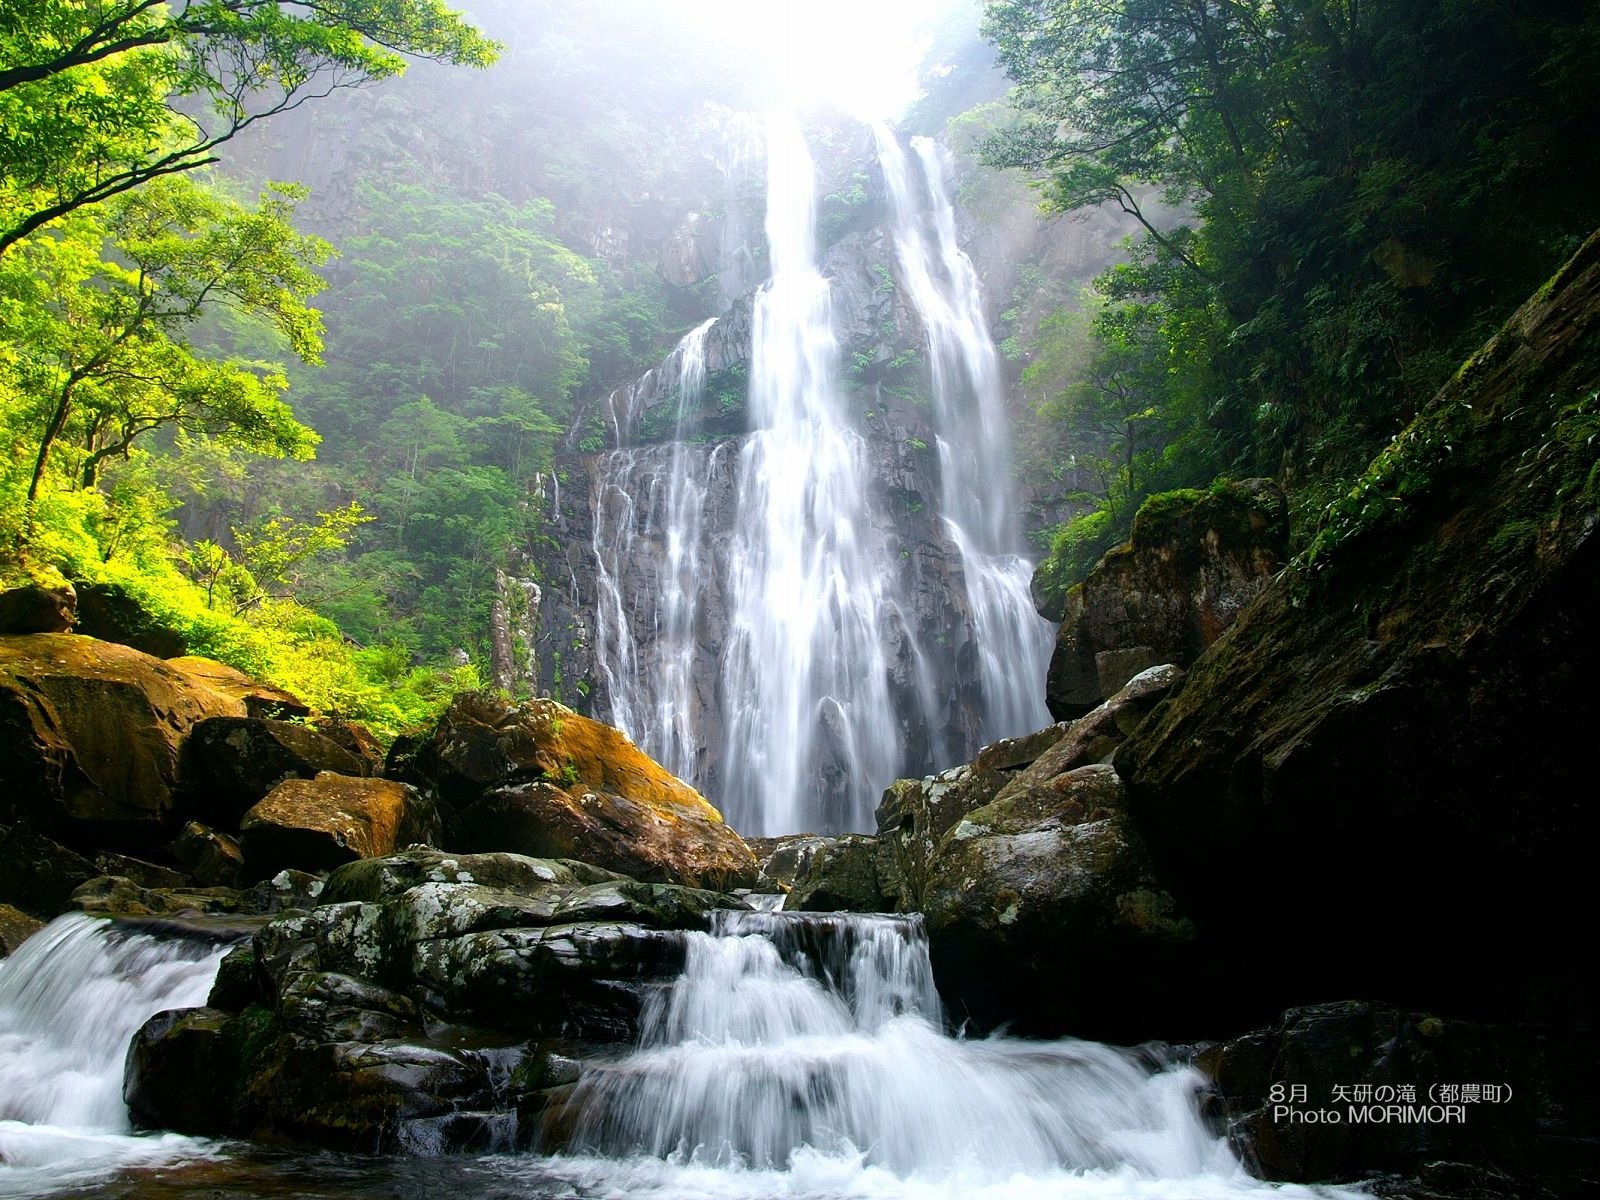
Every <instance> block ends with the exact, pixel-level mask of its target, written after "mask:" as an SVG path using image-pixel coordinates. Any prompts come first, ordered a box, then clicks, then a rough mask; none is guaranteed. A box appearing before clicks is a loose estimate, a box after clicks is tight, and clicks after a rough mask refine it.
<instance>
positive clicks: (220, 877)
mask: <svg viewBox="0 0 1600 1200" xmlns="http://www.w3.org/2000/svg"><path fill="white" fill-rule="evenodd" d="M172 856H173V857H174V858H176V859H177V860H178V861H179V862H180V863H182V864H183V869H184V870H186V871H188V872H189V874H190V875H192V876H194V878H195V881H196V882H197V883H199V884H200V885H201V886H202V887H238V886H239V885H240V884H241V883H242V882H243V881H244V851H243V850H241V849H240V848H239V843H238V842H237V841H235V840H234V839H233V838H231V837H229V836H228V835H227V834H225V833H218V832H217V831H216V830H215V829H212V828H210V827H209V826H206V825H202V824H200V823H199V822H198V821H190V822H189V823H188V824H186V825H185V826H184V827H183V828H182V829H181V830H179V831H178V836H177V837H176V838H175V839H174V840H173V843H172Z"/></svg>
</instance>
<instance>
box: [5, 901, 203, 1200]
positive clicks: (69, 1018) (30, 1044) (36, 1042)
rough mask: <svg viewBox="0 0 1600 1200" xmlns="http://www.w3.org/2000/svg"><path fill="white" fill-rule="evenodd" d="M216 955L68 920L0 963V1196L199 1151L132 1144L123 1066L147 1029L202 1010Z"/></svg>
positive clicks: (150, 1140) (189, 944)
mask: <svg viewBox="0 0 1600 1200" xmlns="http://www.w3.org/2000/svg"><path fill="white" fill-rule="evenodd" d="M224 949H225V948H224V947H218V946H215V945H212V944H211V943H208V942H199V941H195V940H192V939H188V938H167V939H158V938H155V937H152V936H149V935H146V934H142V933H133V932H130V931H128V930H126V929H119V928H117V927H115V926H113V925H111V924H110V923H108V922H106V921H103V920H98V919H95V918H91V917H85V916H79V915H69V916H64V917H58V918H57V919H56V920H55V921H54V922H52V923H51V924H50V925H49V926H48V927H46V928H45V929H43V930H41V931H40V932H38V933H37V934H35V935H34V936H33V937H31V938H29V939H28V941H27V942H26V943H24V944H23V946H22V948H21V949H20V950H18V951H17V953H16V954H15V955H13V956H12V957H11V958H9V959H7V960H5V961H4V962H0V1196H3V1195H12V1196H15V1195H26V1194H30V1193H32V1192H33V1191H35V1190H42V1189H45V1188H60V1187H63V1186H65V1185H66V1184H69V1183H72V1182H74V1181H81V1180H84V1179H88V1178H92V1177H93V1176H95V1175H96V1174H99V1173H102V1172H105V1171H108V1170H111V1169H113V1168H115V1167H118V1166H125V1165H128V1164H130V1163H150V1162H158V1161H163V1160H170V1159H172V1158H175V1157H182V1156H184V1155H192V1154H195V1153H202V1152H203V1150H204V1144H203V1143H199V1142H196V1141H194V1140H193V1139H190V1138H180V1137H177V1136H175V1135H164V1136H158V1137H135V1136H133V1135H132V1127H131V1126H130V1125H129V1122H128V1110H127V1108H126V1106H125V1105H124V1104H123V1102H122V1081H123V1062H124V1059H125V1058H126V1056H127V1052H128V1043H129V1041H130V1040H131V1039H132V1038H133V1035H134V1033H135V1032H136V1031H137V1030H138V1028H139V1027H140V1026H141V1025H143V1024H144V1023H145V1021H147V1020H149V1018H151V1017H152V1016H154V1015H155V1014H156V1013H158V1012H161V1011H163V1010H165V1009H169V1008H187V1007H191V1006H193V1005H198V1004H204V1003H205V1000H206V995H207V993H209V991H210V990H211V984H212V981H213V979H214V978H215V976H216V972H217V963H218V962H219V961H221V958H222V954H223V952H224Z"/></svg>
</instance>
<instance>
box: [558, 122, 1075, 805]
mask: <svg viewBox="0 0 1600 1200" xmlns="http://www.w3.org/2000/svg"><path fill="white" fill-rule="evenodd" d="M874 134H875V138H876V147H877V160H878V167H879V169H880V171H881V174H882V177H883V181H884V192H885V194H886V197H887V204H886V205H885V210H886V218H885V220H886V224H887V229H888V235H887V237H886V239H885V244H886V245H887V246H888V247H890V251H891V252H892V259H891V260H890V261H889V262H885V263H883V264H881V265H880V267H879V269H880V270H883V271H888V270H889V269H891V267H892V269H893V272H894V278H895V280H896V282H897V284H898V290H899V295H900V296H901V300H900V301H899V303H900V306H901V308H902V310H903V311H904V312H905V313H907V314H909V315H908V317H907V319H908V320H910V321H911V322H913V323H914V325H915V326H916V328H915V329H913V330H911V331H910V333H911V335H912V336H925V350H926V362H927V368H928V379H927V380H926V381H925V382H924V384H922V385H921V388H920V390H921V391H923V392H925V393H928V394H927V395H926V396H925V402H926V408H927V412H926V415H925V416H919V417H918V419H919V420H922V421H925V422H926V428H927V431H928V433H929V435H930V436H929V437H928V439H927V440H928V441H931V442H933V443H934V444H933V446H932V447H925V446H924V445H923V442H922V439H920V438H917V437H913V436H911V435H910V434H902V435H898V436H897V435H896V433H895V432H894V431H892V430H891V431H885V430H883V429H882V428H881V427H880V428H879V429H878V430H877V431H876V432H874V431H873V430H871V429H869V428H868V425H869V419H870V418H872V417H873V416H875V415H876V414H875V413H874V412H873V411H872V410H873V409H874V408H875V407H876V404H875V402H874V401H873V400H872V399H871V398H870V395H865V394H864V393H863V392H862V391H861V390H860V388H859V387H857V388H856V389H855V390H852V388H851V387H850V386H848V384H847V380H846V376H847V372H846V370H845V364H844V362H843V361H842V360H843V359H844V357H845V354H844V347H843V346H842V345H841V337H840V332H839V326H840V320H841V318H840V316H839V314H838V313H837V311H836V308H837V303H836V300H837V292H838V287H839V284H838V281H837V280H836V279H835V278H833V277H832V276H831V274H830V272H831V271H834V270H837V269H839V268H838V264H837V261H836V260H834V259H831V258H830V257H829V255H828V254H826V253H824V252H823V250H824V249H825V248H819V245H818V216H817V209H818V199H817V195H818V191H819V186H818V181H817V175H818V171H817V167H816V165H815V162H814V160H813V157H812V153H811V149H810V147H809V146H808V144H807V141H806V138H805V135H804V134H803V132H802V129H801V126H800V124H799V122H798V121H797V120H795V119H794V118H791V117H786V116H773V117H770V118H769V119H768V121H767V124H766V129H765V138H764V160H765V170H766V185H767V199H766V219H765V239H766V250H767V254H766V258H767V262H768V265H769V274H768V277H767V279H766V281H765V283H763V284H762V285H761V286H760V287H759V288H758V289H757V290H756V291H755V293H754V296H753V298H752V300H751V301H750V302H749V312H748V320H747V324H748V331H747V333H746V334H744V335H743V336H745V337H746V338H747V342H746V345H747V349H746V350H744V353H745V354H746V355H747V362H748V366H747V372H748V387H747V396H746V398H745V399H746V404H745V414H746V423H747V431H746V432H745V433H743V434H742V435H738V436H726V437H723V438H722V439H720V440H717V439H710V440H707V439H706V438H705V437H703V436H697V430H696V429H695V428H694V427H693V423H692V418H691V414H694V413H696V412H698V411H700V410H701V409H702V407H703V405H704V402H705V395H704V393H705V388H706V381H707V364H708V354H709V353H710V351H709V350H708V347H711V346H716V348H717V352H718V353H720V354H721V355H722V361H721V362H720V364H719V365H721V366H726V365H727V362H726V359H727V357H728V355H729V354H730V353H732V352H730V351H729V350H728V348H727V343H729V342H730V341H736V340H737V339H738V337H740V336H741V335H740V334H737V333H731V332H729V331H728V330H729V328H730V327H732V326H734V325H740V324H742V323H743V322H744V316H743V313H742V311H741V310H740V309H739V308H738V306H737V305H736V306H735V307H734V308H731V309H730V310H729V311H728V312H725V313H724V314H723V316H722V317H720V318H717V319H715V320H712V321H707V322H705V323H703V324H702V325H700V326H698V327H697V328H695V329H694V330H692V331H691V332H690V333H688V334H687V335H686V336H685V337H684V338H683V339H682V341H681V342H680V343H679V345H678V346H677V347H676V349H674V351H673V352H672V353H671V354H670V355H669V356H668V357H667V358H666V359H665V360H664V361H663V362H662V363H661V364H660V365H659V366H657V367H656V368H655V369H654V370H652V371H650V372H648V373H647V374H646V375H644V376H642V377H641V378H640V379H638V380H636V381H635V382H634V383H633V384H632V385H630V386H629V387H626V388H622V389H619V390H618V391H617V392H615V393H613V394H612V395H611V396H610V397H609V398H608V400H607V402H606V405H605V412H604V417H605V421H606V425H607V427H608V430H609V432H610V436H611V440H612V441H613V442H614V443H615V448H614V449H612V450H610V451H607V452H606V453H603V454H600V455H597V456H596V460H595V465H594V466H593V467H592V469H591V472H590V474H591V478H590V485H589V529H590V539H591V545H592V552H593V560H592V561H593V564H594V575H595V579H594V586H593V589H592V591H593V601H592V608H591V614H592V616H591V624H590V635H591V641H592V651H593V662H594V668H593V675H594V680H595V685H596V696H595V699H594V708H595V710H596V714H597V715H598V716H600V717H602V718H603V719H606V720H609V721H610V722H612V723H613V724H615V725H618V726H619V727H621V728H622V729H624V730H626V731H627V732H628V733H629V734H630V735H631V736H632V737H633V738H634V739H635V740H636V741H637V742H639V744H640V745H641V746H642V747H643V748H644V749H645V750H646V751H647V752H649V753H650V754H652V755H653V756H654V757H656V758H657V759H658V760H659V761H661V762H662V763H663V764H664V765H666V766H667V767H668V768H669V769H671V770H672V771H674V772H675V773H677V774H679V775H680V776H682V777H683V778H685V779H688V780H689V781H690V782H692V783H694V784H695V785H696V786H698V787H699V788H701V790H703V791H705V792H706V793H707V794H708V795H709V796H710V798H711V799H712V800H713V801H714V802H715V803H717V804H718V805H719V806H720V807H721V808H722V810H723V812H724V813H725V814H726V815H727V817H728V819H729V821H730V823H732V824H733V825H734V827H735V828H737V829H739V830H740V831H741V832H742V833H745V834H747V835H773V834H780V833H790V832H797V831H801V830H813V831H819V832H842V831H848V830H862V829H870V828H871V827H872V824H873V815H872V814H873V809H874V807H875V805H876V803H877V801H878V798H879V796H880V795H881V794H882V791H883V788H884V787H885V786H886V785H887V784H888V783H889V782H890V781H892V780H893V779H895V778H898V777H901V776H906V775H921V774H925V773H927V772H930V771H933V770H937V769H941V768H943V767H946V766H949V765H951V764H953V763H955V762H959V761H962V759H964V758H967V757H970V756H971V754H972V753H973V752H974V751H975V750H976V749H977V748H978V746H980V745H982V744H983V743H985V742H987V741H991V740H993V739H995V738H999V737H1005V736H1012V735H1015V734H1019V733H1024V732H1028V731H1030V730H1033V729H1037V728H1041V727H1043V726H1044V725H1047V724H1049V722H1050V716H1049V713H1048V712H1047V711H1046V709H1045V707H1044V703H1043V692H1044V688H1043V679H1044V674H1045V668H1046V666H1047V664H1048V661H1049V654H1050V649H1051V644H1052V629H1051V626H1050V624H1049V623H1048V622H1047V621H1045V620H1044V619H1043V618H1041V617H1040V616H1038V614H1037V613H1036V612H1035V611H1034V608H1033V605H1032V602H1031V598H1030V596H1029V593H1028V581H1029V577H1030V575H1031V570H1032V567H1031V564H1030V563H1029V562H1027V560H1026V559H1024V558H1023V557H1021V555H1020V554H1018V552H1017V551H1018V548H1019V546H1020V544H1021V539H1020V534H1019V532H1018V529H1017V522H1016V518H1015V514H1014V511H1013V505H1012V503H1011V498H1010V496H1009V495H1008V487H1007V484H1006V482H1005V481H1006V480H1007V479H1008V478H1009V475H1008V470H1007V452H1008V437H1007V430H1006V414H1005V407H1004V395H1003V387H1002V381H1001V373H1000V369H999V362H998V356H997V354H996V351H995V347H994V343H993V340H992V338H991V337H990V335H989V332H988V328H987V324H986V321H985V319H984V315H983V305H982V297H981V293H980V290H979V285H978V278H977V273H976V271H975V270H974V269H973V265H972V263H971V262H970V260H969V259H968V258H967V256H966V255H965V254H964V253H963V251H962V250H961V247H960V244H959V240H958V237H957V233H956V217H955V212H954V208H953V206H952V203H951V200H950V196H949V192H948V189H947V187H946V184H945V181H944V174H945V165H944V163H943V162H942V160H941V158H940V155H939V151H938V148H937V147H936V146H935V145H934V144H933V143H932V142H931V141H929V140H927V139H915V140H914V141H913V142H912V143H911V149H910V150H909V151H908V150H907V148H906V147H905V146H904V145H903V144H902V143H901V141H900V139H899V138H898V136H897V135H896V134H894V133H893V132H892V131H891V130H889V129H888V128H887V127H879V128H877V129H876V130H875V131H874ZM740 136H741V137H747V132H746V131H745V130H744V128H743V127H741V129H740ZM749 158H750V154H749V152H748V148H746V149H743V150H741V151H740V153H739V154H736V155H733V156H732V157H731V158H730V161H732V162H736V163H738V164H741V169H744V167H743V164H747V163H748V161H749ZM742 261H743V260H741V262H742ZM919 403H920V402H919ZM661 405H671V406H675V407H674V408H673V409H672V410H671V411H675V413H676V420H675V422H672V423H671V424H670V428H671V430H672V437H671V440H670V441H659V442H654V443H646V444H634V442H633V438H632V434H633V431H634V430H635V429H636V427H637V426H638V425H639V423H640V420H641V413H644V412H646V411H647V410H651V409H652V408H656V409H657V415H656V417H655V425H656V428H657V430H658V431H664V425H663V422H661V420H660V417H659V412H660V411H666V410H661V409H659V408H658V406H661ZM874 437H876V438H877V441H876V443H874V441H873V438H874ZM899 443H906V444H910V445H914V446H916V447H917V448H918V449H919V450H922V449H925V450H926V454H925V456H924V457H923V458H922V459H920V460H919V461H917V462H915V463H912V464H911V465H910V466H903V465H902V466H901V467H900V469H902V470H906V471H910V472H912V473H914V474H916V475H917V476H918V478H917V480H916V485H917V486H918V487H921V485H922V482H923V480H924V479H926V481H927V489H928V496H929V503H928V504H927V507H928V508H930V509H936V512H934V513H932V514H931V519H926V520H927V524H926V532H923V533H919V534H918V535H917V537H918V538H920V541H917V542H916V545H915V546H909V545H908V538H909V536H910V535H906V534H904V533H903V532H902V530H901V529H900V528H898V527H897V525H896V521H897V520H899V519H901V518H900V517H898V516H897V514H896V511H895V505H896V504H897V503H899V504H900V505H902V506H904V505H905V504H906V503H907V501H905V500H904V499H901V500H898V501H897V500H896V499H894V496H895V495H896V493H895V492H894V490H893V487H892V486H891V484H890V483H889V482H888V481H886V480H885V479H884V478H882V476H883V474H884V467H883V463H884V461H885V455H886V453H887V451H886V450H885V445H886V444H887V445H890V446H892V447H894V448H895V449H896V451H897V452H899V453H907V452H906V451H905V450H904V448H903V447H902V446H900V445H899ZM902 495H903V493H902ZM910 503H911V507H912V509H913V510H914V511H920V509H921V508H922V507H923V501H922V500H921V499H916V500H914V501H911V502H910ZM919 528H920V527H919ZM912 540H915V539H912ZM919 547H920V548H919Z"/></svg>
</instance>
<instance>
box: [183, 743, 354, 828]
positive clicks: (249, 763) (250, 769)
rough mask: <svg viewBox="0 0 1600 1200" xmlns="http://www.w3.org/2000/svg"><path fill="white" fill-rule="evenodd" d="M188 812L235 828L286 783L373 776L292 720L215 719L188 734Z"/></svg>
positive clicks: (349, 755) (185, 756) (185, 760)
mask: <svg viewBox="0 0 1600 1200" xmlns="http://www.w3.org/2000/svg"><path fill="white" fill-rule="evenodd" d="M182 768H183V786H184V791H185V793H186V804H185V807H186V808H188V809H189V810H191V811H192V812H193V814H194V816H195V817H196V818H197V819H199V820H202V821H204V822H205V823H206V824H209V825H216V826H220V827H222V828H226V829H237V828H238V827H239V820H240V818H241V817H243V816H244V814H245V812H246V810H248V809H249V808H250V807H251V805H253V804H255V803H257V802H258V801H260V800H262V799H263V798H265V796H266V795H267V793H268V792H270V791H271V790H272V789H273V788H274V787H275V786H277V785H278V784H279V783H282V782H283V781H284V780H285V779H311V778H314V777H315V776H316V775H317V773H318V772H321V771H332V772H333V773H335V774H338V775H370V774H371V773H372V767H371V764H370V762H369V761H368V760H366V759H363V758H358V757H357V756H356V755H354V754H352V753H351V752H350V751H348V750H346V749H345V748H344V747H342V746H340V745H339V744H338V743H337V742H335V741H334V740H333V739H332V738H329V737H325V736H324V735H322V734H321V733H318V732H316V731H315V730H313V729H308V728H306V727H305V726H304V725H297V724H295V723H294V722H292V721H274V720H267V719H264V718H261V717H212V718H210V719H209V720H205V721H201V722H200V723H199V724H197V725H196V726H195V727H194V728H193V729H192V730H191V731H190V732H189V738H188V741H187V742H185V743H184V748H183V763H182Z"/></svg>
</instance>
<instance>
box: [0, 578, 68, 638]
mask: <svg viewBox="0 0 1600 1200" xmlns="http://www.w3.org/2000/svg"><path fill="white" fill-rule="evenodd" d="M77 603H78V597H77V596H76V595H75V594H74V593H73V590H72V585H71V584H70V583H69V584H67V585H66V586H64V587H59V588H52V587H43V586H41V585H39V584H37V583H30V584H24V585H23V586H22V587H16V588H10V589H8V590H6V591H3V592H0V634H15V633H71V632H72V625H73V621H74V619H75V617H76V612H75V610H76V607H77Z"/></svg>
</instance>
